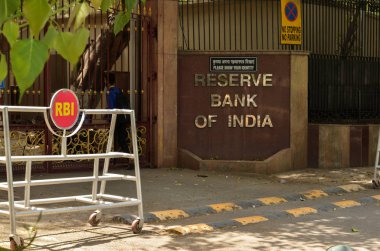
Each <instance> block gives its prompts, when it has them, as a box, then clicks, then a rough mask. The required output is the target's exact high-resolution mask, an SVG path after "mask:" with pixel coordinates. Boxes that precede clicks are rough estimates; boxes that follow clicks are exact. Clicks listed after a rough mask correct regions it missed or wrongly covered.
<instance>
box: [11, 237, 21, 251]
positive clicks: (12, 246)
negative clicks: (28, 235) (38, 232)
mask: <svg viewBox="0 0 380 251" xmlns="http://www.w3.org/2000/svg"><path fill="white" fill-rule="evenodd" d="M19 238H20V245H18V244H17V242H16V241H15V239H14V238H13V237H10V238H9V242H10V243H9V245H10V247H9V249H10V250H23V249H24V239H23V238H21V237H19Z"/></svg>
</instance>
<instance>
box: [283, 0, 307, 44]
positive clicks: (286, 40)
mask: <svg viewBox="0 0 380 251" xmlns="http://www.w3.org/2000/svg"><path fill="white" fill-rule="evenodd" d="M281 17H282V18H281V44H302V19H301V0H281Z"/></svg>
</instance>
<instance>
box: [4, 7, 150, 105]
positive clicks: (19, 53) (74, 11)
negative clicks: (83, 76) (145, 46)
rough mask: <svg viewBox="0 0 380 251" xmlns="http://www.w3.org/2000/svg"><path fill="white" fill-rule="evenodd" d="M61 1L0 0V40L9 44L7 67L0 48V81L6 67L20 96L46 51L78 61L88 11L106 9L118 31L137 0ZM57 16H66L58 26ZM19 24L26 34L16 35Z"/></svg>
mask: <svg viewBox="0 0 380 251" xmlns="http://www.w3.org/2000/svg"><path fill="white" fill-rule="evenodd" d="M59 2H61V1H59ZM62 2H63V6H60V7H57V4H56V3H57V1H56V0H23V1H21V0H0V35H2V36H1V37H0V44H4V43H3V42H4V41H2V40H4V39H6V41H7V42H8V44H9V47H10V59H8V60H9V63H10V67H8V65H9V64H8V63H7V59H6V57H5V56H4V54H5V49H4V48H0V50H2V51H0V82H1V81H2V80H4V79H5V78H6V76H7V74H8V70H10V71H11V72H12V73H13V75H14V76H15V78H16V81H17V85H18V86H19V88H20V100H21V98H22V96H23V94H24V92H25V91H26V90H27V89H28V88H30V87H31V86H32V85H33V82H34V81H35V79H36V78H37V77H38V76H39V74H40V73H41V72H42V70H43V69H44V65H45V63H46V62H47V60H48V59H49V54H50V52H52V51H56V52H57V53H58V54H60V55H61V56H62V57H63V58H64V59H66V60H67V61H69V62H70V63H71V64H73V65H75V64H76V63H77V62H78V60H79V58H80V56H81V55H82V53H83V51H84V50H85V48H86V45H87V43H88V40H89V34H90V33H89V31H88V28H86V26H85V21H86V18H87V17H88V15H90V14H91V13H94V12H96V11H98V10H99V9H101V10H102V11H109V13H112V14H113V15H115V16H116V20H115V24H114V27H113V30H114V32H115V33H118V32H120V31H122V30H123V29H124V27H125V26H126V25H127V24H128V23H129V20H130V17H131V12H132V9H133V7H134V6H135V5H136V3H137V0H71V1H68V0H65V1H62ZM143 2H145V1H143ZM57 17H58V18H61V19H62V20H64V19H65V17H69V19H68V22H65V25H64V26H62V25H61V24H58V23H57V20H56V18H57ZM23 28H27V29H29V31H30V37H29V38H20V33H21V30H22V29H23ZM42 30H45V31H47V32H42ZM8 68H9V69H8Z"/></svg>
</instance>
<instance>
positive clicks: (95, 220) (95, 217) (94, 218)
mask: <svg viewBox="0 0 380 251" xmlns="http://www.w3.org/2000/svg"><path fill="white" fill-rule="evenodd" d="M101 218H102V217H101V213H100V211H98V210H96V211H95V212H93V213H92V214H91V215H90V217H89V218H88V223H90V225H91V226H93V227H96V226H97V225H99V223H100V220H101Z"/></svg>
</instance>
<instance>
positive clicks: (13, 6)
mask: <svg viewBox="0 0 380 251" xmlns="http://www.w3.org/2000/svg"><path fill="white" fill-rule="evenodd" d="M19 7H20V0H0V26H1V24H2V23H3V22H4V21H5V19H7V18H8V17H10V15H12V14H13V13H15V12H16V10H17V9H18V8H19Z"/></svg>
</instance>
